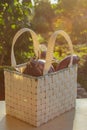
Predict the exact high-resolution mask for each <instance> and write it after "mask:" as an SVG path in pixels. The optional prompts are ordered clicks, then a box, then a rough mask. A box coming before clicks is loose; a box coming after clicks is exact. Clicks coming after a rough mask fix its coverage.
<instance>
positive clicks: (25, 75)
mask: <svg viewBox="0 0 87 130" xmlns="http://www.w3.org/2000/svg"><path fill="white" fill-rule="evenodd" d="M75 66H76V67H77V66H78V65H77V64H75V65H72V66H70V67H67V68H63V69H61V70H58V71H56V72H52V73H48V74H45V75H42V76H38V77H36V76H31V75H28V74H22V73H20V72H18V71H15V70H9V69H7V68H5V69H4V72H5V71H7V72H10V73H14V74H18V75H20V76H23V77H26V78H31V79H32V78H33V79H36V80H38V79H40V78H44V77H46V76H53V75H56V74H58V73H62V72H63V71H66V70H69V69H70V68H73V67H75Z"/></svg>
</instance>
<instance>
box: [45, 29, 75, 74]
mask: <svg viewBox="0 0 87 130" xmlns="http://www.w3.org/2000/svg"><path fill="white" fill-rule="evenodd" d="M58 34H61V35H62V36H64V38H65V39H66V41H67V42H68V45H69V49H70V51H71V60H70V64H69V66H71V65H72V62H73V45H72V41H71V39H70V37H69V35H68V34H67V33H66V32H65V31H63V30H58V31H55V32H54V33H53V34H52V35H51V37H50V39H49V41H48V49H47V54H46V63H45V67H44V71H43V74H47V73H48V70H49V67H50V65H51V63H52V59H53V50H54V46H55V41H56V38H57V35H58ZM69 66H68V67H69Z"/></svg>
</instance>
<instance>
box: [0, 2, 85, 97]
mask: <svg viewBox="0 0 87 130" xmlns="http://www.w3.org/2000/svg"><path fill="white" fill-rule="evenodd" d="M51 2H52V1H51ZM51 2H50V1H49V0H3V1H0V94H2V95H0V96H2V97H3V98H4V73H3V70H4V68H10V66H11V58H10V57H11V46H12V40H13V37H14V35H15V33H16V32H17V31H18V30H19V29H21V28H23V27H27V28H30V29H32V30H34V31H35V32H36V33H37V35H38V40H39V43H40V44H45V45H46V46H47V42H48V39H49V37H50V36H51V34H52V33H53V32H54V31H56V30H60V29H61V30H64V31H66V32H67V33H68V34H69V36H70V37H71V40H72V43H73V47H74V53H75V54H77V55H78V56H79V57H80V62H79V68H78V83H80V84H81V86H82V87H84V88H85V89H86V90H87V0H69V1H67V0H58V1H57V2H56V3H55V4H52V3H51ZM69 53H70V52H69V51H68V45H67V43H66V41H65V39H64V38H62V37H61V36H58V39H57V40H56V45H55V49H54V57H55V58H57V59H58V60H62V59H63V58H64V57H65V56H66V55H68V54H69ZM15 56H16V60H17V64H20V63H24V62H26V61H28V60H29V58H30V57H32V56H34V50H33V41H32V38H31V36H30V34H29V33H24V34H23V35H22V36H21V37H20V38H19V39H18V40H17V43H16V45H15ZM2 88H3V89H2Z"/></svg>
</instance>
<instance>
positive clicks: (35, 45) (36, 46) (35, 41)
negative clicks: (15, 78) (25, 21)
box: [11, 28, 39, 67]
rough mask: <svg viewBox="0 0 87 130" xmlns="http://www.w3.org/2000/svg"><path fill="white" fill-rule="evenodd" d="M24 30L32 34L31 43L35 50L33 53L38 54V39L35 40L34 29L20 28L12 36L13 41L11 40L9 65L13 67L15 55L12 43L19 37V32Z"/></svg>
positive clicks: (21, 32)
mask: <svg viewBox="0 0 87 130" xmlns="http://www.w3.org/2000/svg"><path fill="white" fill-rule="evenodd" d="M24 32H30V34H31V36H32V39H33V45H34V51H35V54H36V56H37V57H38V56H39V43H38V40H37V35H36V33H35V32H34V31H32V30H31V29H28V28H22V29H20V30H19V31H18V32H17V33H16V34H15V36H14V38H13V42H12V49H11V65H12V66H13V67H15V66H16V59H15V55H14V45H15V43H16V40H17V39H18V38H19V36H20V35H21V34H23V33H24Z"/></svg>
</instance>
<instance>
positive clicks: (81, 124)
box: [0, 98, 87, 130]
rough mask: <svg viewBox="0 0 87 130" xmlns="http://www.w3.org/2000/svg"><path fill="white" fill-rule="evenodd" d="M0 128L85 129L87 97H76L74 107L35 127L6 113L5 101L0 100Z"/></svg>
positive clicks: (86, 122) (24, 129)
mask: <svg viewBox="0 0 87 130" xmlns="http://www.w3.org/2000/svg"><path fill="white" fill-rule="evenodd" d="M0 130H87V98H86V99H77V100H76V108H75V109H72V110H70V111H69V112H66V113H64V114H62V115H60V116H59V117H57V118H55V119H53V120H51V121H48V123H46V124H44V125H42V126H40V127H37V128H36V127H33V126H31V125H30V124H28V123H25V122H23V121H20V120H18V119H16V118H14V117H11V116H8V115H6V114H5V102H4V101H0Z"/></svg>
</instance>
